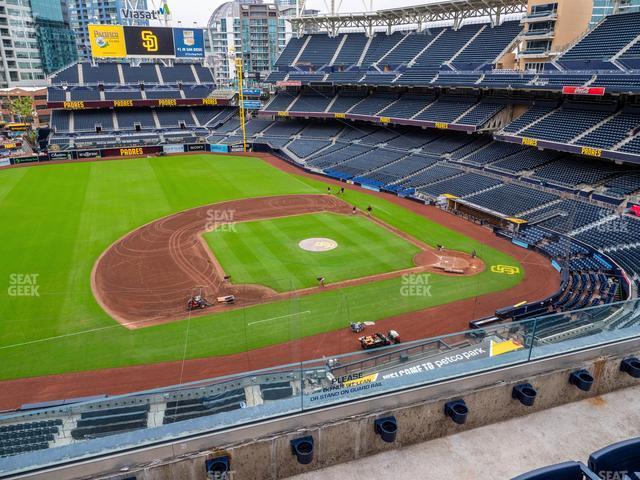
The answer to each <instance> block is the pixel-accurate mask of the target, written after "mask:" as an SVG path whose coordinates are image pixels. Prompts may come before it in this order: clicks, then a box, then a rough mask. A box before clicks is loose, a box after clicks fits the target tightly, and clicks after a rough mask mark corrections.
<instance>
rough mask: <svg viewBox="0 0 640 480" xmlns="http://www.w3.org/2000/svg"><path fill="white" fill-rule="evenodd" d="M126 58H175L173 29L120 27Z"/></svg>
mask: <svg viewBox="0 0 640 480" xmlns="http://www.w3.org/2000/svg"><path fill="white" fill-rule="evenodd" d="M122 28H124V39H125V44H126V52H127V56H128V57H153V58H171V57H175V55H176V51H175V48H174V45H173V29H171V28H168V27H129V26H127V27H122Z"/></svg>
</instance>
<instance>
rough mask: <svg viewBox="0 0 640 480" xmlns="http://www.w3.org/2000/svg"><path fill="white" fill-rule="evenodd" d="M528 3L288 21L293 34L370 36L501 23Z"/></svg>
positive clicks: (462, 2) (471, 0)
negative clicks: (447, 24) (400, 29)
mask: <svg viewBox="0 0 640 480" xmlns="http://www.w3.org/2000/svg"><path fill="white" fill-rule="evenodd" d="M526 10H527V0H451V1H448V2H439V3H430V4H427V5H416V6H413V7H401V8H393V9H388V10H377V11H375V12H363V13H334V14H320V15H302V16H298V17H289V18H288V19H287V20H288V21H290V22H291V25H292V28H293V31H294V32H297V33H298V34H302V33H303V32H305V31H310V32H314V31H326V32H329V34H330V35H337V34H338V32H339V31H340V30H341V29H343V28H360V29H364V30H365V32H367V34H369V35H371V34H372V33H373V29H374V28H376V27H386V28H387V31H388V32H391V29H392V27H394V26H399V25H416V26H417V28H418V30H420V29H422V27H423V26H424V25H425V24H427V23H433V22H444V21H453V25H454V28H457V27H459V26H460V24H461V23H462V21H463V20H465V19H467V18H474V17H488V18H489V19H490V20H491V22H492V23H494V24H497V23H499V22H500V17H501V16H503V15H509V14H516V13H524V12H526Z"/></svg>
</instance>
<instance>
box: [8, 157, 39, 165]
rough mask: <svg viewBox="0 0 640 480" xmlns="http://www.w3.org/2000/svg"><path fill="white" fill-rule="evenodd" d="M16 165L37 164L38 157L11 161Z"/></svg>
mask: <svg viewBox="0 0 640 480" xmlns="http://www.w3.org/2000/svg"><path fill="white" fill-rule="evenodd" d="M11 161H12V162H13V164H14V165H20V164H22V163H35V162H37V161H38V156H37V155H34V156H32V157H19V158H14V159H12V160H11Z"/></svg>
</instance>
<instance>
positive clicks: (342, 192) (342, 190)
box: [340, 187, 344, 195]
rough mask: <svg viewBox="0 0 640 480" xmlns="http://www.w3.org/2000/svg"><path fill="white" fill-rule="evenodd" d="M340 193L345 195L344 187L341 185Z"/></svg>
mask: <svg viewBox="0 0 640 480" xmlns="http://www.w3.org/2000/svg"><path fill="white" fill-rule="evenodd" d="M340 195H344V187H340Z"/></svg>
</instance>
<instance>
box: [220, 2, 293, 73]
mask: <svg viewBox="0 0 640 480" xmlns="http://www.w3.org/2000/svg"><path fill="white" fill-rule="evenodd" d="M208 37H209V38H208V40H209V41H208V45H209V48H208V62H209V63H210V64H211V65H212V66H213V67H214V72H215V76H216V82H217V83H218V84H223V85H224V84H230V83H233V82H234V81H235V58H237V57H239V56H241V57H242V59H243V64H244V72H245V73H246V74H247V77H248V78H249V79H255V78H256V75H257V74H259V75H260V76H261V77H263V76H264V75H266V74H267V73H268V72H269V71H270V70H271V67H272V66H273V64H274V63H275V61H276V59H277V58H278V55H279V54H280V52H281V51H282V49H283V48H284V46H285V43H286V30H285V22H284V17H283V15H282V13H281V11H280V9H279V8H278V6H277V5H276V4H273V3H263V2H262V0H234V1H232V2H227V3H223V4H222V5H220V6H219V7H218V8H216V10H215V11H214V12H213V14H212V15H211V18H210V19H209V23H208Z"/></svg>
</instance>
